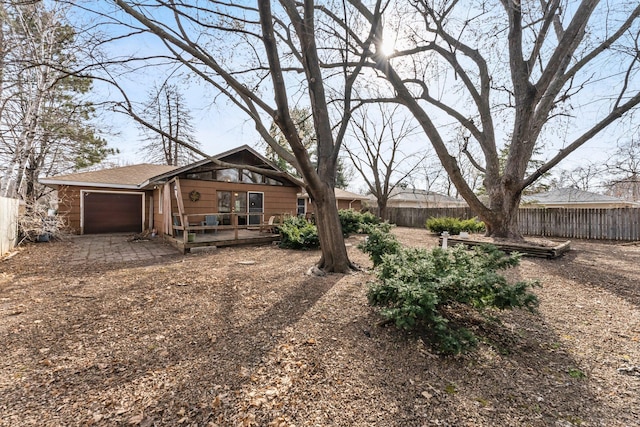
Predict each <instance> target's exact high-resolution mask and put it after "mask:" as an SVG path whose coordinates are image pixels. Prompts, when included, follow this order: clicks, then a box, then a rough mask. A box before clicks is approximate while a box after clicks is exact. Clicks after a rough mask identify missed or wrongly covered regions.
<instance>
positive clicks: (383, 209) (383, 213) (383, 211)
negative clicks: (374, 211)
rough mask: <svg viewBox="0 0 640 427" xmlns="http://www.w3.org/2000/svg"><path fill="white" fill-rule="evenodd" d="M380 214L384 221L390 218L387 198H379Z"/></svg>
mask: <svg viewBox="0 0 640 427" xmlns="http://www.w3.org/2000/svg"><path fill="white" fill-rule="evenodd" d="M378 216H379V217H380V219H382V220H383V221H386V220H388V219H389V218H387V201H386V200H382V199H378Z"/></svg>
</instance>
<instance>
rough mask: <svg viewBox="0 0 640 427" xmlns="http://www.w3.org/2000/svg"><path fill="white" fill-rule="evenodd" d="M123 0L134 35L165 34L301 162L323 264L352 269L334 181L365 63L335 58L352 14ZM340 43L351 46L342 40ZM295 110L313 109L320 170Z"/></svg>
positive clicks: (282, 152) (264, 133) (290, 6)
mask: <svg viewBox="0 0 640 427" xmlns="http://www.w3.org/2000/svg"><path fill="white" fill-rule="evenodd" d="M115 4H116V5H117V7H118V8H119V9H120V10H121V11H124V12H125V13H126V14H127V15H128V16H129V17H130V18H131V19H132V21H131V22H124V21H125V20H124V19H123V20H122V21H121V22H120V23H121V24H122V25H125V26H127V27H128V28H130V36H134V35H135V34H136V33H145V34H153V35H155V36H157V37H158V38H159V40H160V41H161V42H162V43H163V45H164V47H165V48H166V54H165V57H166V58H169V59H167V60H173V61H176V62H177V63H179V64H181V65H182V66H183V67H184V68H186V69H188V70H190V71H191V72H192V73H193V75H195V76H197V77H199V78H200V79H201V81H203V82H206V83H207V84H208V85H209V87H211V88H212V89H214V90H216V91H217V92H218V93H219V94H221V95H223V96H226V97H227V98H228V99H229V100H230V101H231V103H233V104H234V105H235V106H236V107H237V108H239V109H240V110H242V111H243V112H244V113H245V114H246V115H247V116H248V117H250V118H251V119H252V120H253V122H254V124H255V127H256V129H257V131H258V132H259V133H260V135H261V137H262V138H264V140H265V141H267V143H268V144H269V145H270V147H271V148H272V149H273V150H274V152H275V153H277V155H279V156H281V157H282V158H284V159H285V160H286V161H287V162H289V163H290V164H292V165H294V166H295V168H296V169H297V170H298V171H299V172H300V173H301V175H302V176H303V178H304V185H305V187H306V190H307V192H308V193H309V195H310V196H311V198H312V200H313V203H314V205H315V212H316V218H317V225H318V234H319V237H320V244H321V249H322V257H321V259H320V261H319V262H318V264H317V266H318V267H319V268H320V269H324V270H325V271H330V272H346V271H348V270H349V269H350V268H351V267H352V264H351V262H350V261H349V258H348V256H347V251H346V248H345V245H344V239H343V237H342V232H341V227H340V222H339V217H338V212H337V208H336V200H335V194H334V186H335V182H336V171H337V167H338V156H339V153H340V148H341V146H342V140H343V137H344V134H345V132H346V126H347V123H348V121H349V115H350V111H351V107H350V102H351V96H350V93H351V88H352V86H353V84H354V81H355V78H356V76H357V75H358V74H359V72H360V70H361V68H362V65H361V64H360V63H359V62H358V61H360V58H357V57H353V55H352V54H351V53H349V52H348V51H347V50H345V49H342V50H341V53H340V54H338V56H340V55H342V57H340V58H336V57H334V56H331V55H336V54H335V46H336V43H335V42H334V40H333V39H332V38H334V36H335V33H336V25H335V22H336V16H339V15H341V14H342V15H344V14H346V13H348V11H346V9H345V10H343V9H342V8H338V10H337V11H330V10H317V9H316V5H315V3H314V2H313V1H311V0H305V1H304V2H302V3H297V2H294V1H292V0H281V1H279V2H274V5H273V6H272V2H270V1H259V2H258V3H257V7H253V6H249V5H247V4H244V3H242V4H240V3H233V2H218V1H211V2H202V3H198V2H194V3H189V4H183V3H178V2H162V1H148V2H128V1H124V0H115ZM104 17H105V15H103V18H104ZM111 18H112V19H116V18H114V17H113V16H111ZM348 20H349V17H347V16H343V17H342V18H341V20H340V21H341V22H347V21H348ZM338 28H339V27H338ZM342 31H343V32H348V31H347V30H342ZM320 36H322V37H320ZM323 37H326V38H327V40H325V39H324V38H323ZM338 47H344V46H343V45H341V44H340V43H338ZM324 55H326V57H325V56H324ZM336 59H340V60H341V64H343V65H340V67H339V68H338V70H339V71H336V69H335V68H333V67H323V63H325V62H326V63H329V62H332V63H336V61H335V60H336ZM351 59H354V60H355V61H356V63H355V64H354V65H344V64H349V63H350V62H351ZM360 62H362V61H360ZM329 82H331V85H333V86H329ZM334 90H336V91H338V92H339V93H340V94H341V96H340V100H339V102H329V101H330V100H331V99H332V98H330V97H329V95H328V92H333V91H334ZM270 100H273V101H271V102H270ZM293 107H308V108H310V110H311V117H312V121H313V127H314V130H315V137H316V139H317V147H316V152H317V167H316V166H314V164H313V163H312V161H311V158H310V153H309V151H308V150H307V149H306V148H305V146H304V144H303V142H302V140H301V137H300V132H299V128H298V127H297V125H296V123H295V121H294V120H293V118H292V117H291V111H292V109H293ZM272 121H273V122H274V123H275V124H276V125H277V127H278V128H279V129H280V131H281V132H282V134H283V135H284V136H285V138H286V141H287V143H288V145H289V148H290V151H288V150H286V149H284V148H283V147H282V146H281V145H279V144H278V143H277V142H276V141H275V140H274V138H273V137H272V136H271V135H270V133H269V125H268V123H270V122H272ZM292 153H293V154H292Z"/></svg>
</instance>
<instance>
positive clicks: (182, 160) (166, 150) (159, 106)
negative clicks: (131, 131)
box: [140, 81, 200, 166]
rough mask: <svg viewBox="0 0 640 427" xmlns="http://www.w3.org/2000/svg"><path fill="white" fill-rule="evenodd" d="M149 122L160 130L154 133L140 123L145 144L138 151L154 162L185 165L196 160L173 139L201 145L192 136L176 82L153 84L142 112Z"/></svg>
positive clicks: (182, 98)
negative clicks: (160, 131)
mask: <svg viewBox="0 0 640 427" xmlns="http://www.w3.org/2000/svg"><path fill="white" fill-rule="evenodd" d="M141 114H142V116H143V117H144V118H145V119H146V120H147V121H148V122H150V123H153V124H155V126H156V127H157V128H158V129H161V130H162V131H163V133H158V132H155V131H153V130H151V129H149V127H147V126H143V125H140V129H141V132H142V133H143V135H144V140H145V141H146V144H145V145H144V146H143V147H142V149H141V151H142V152H143V153H145V154H146V155H147V157H148V158H149V159H150V160H151V161H152V162H156V163H163V164H167V165H172V166H184V165H187V164H189V163H192V162H193V161H195V160H196V155H195V153H194V152H193V151H192V150H190V149H188V148H187V147H185V146H184V145H182V144H179V143H178V142H176V141H185V142H188V143H189V144H190V145H191V146H194V147H200V143H199V142H198V141H196V139H195V138H194V136H193V126H192V125H191V120H192V118H191V112H190V111H189V108H188V107H187V106H186V103H185V100H184V97H183V95H182V93H181V92H180V90H179V88H178V86H177V85H176V84H172V83H169V82H168V81H165V82H164V83H163V84H162V85H160V86H155V87H154V89H153V90H152V91H151V92H150V93H149V99H148V101H147V104H146V106H145V108H144V111H143V112H142V113H141Z"/></svg>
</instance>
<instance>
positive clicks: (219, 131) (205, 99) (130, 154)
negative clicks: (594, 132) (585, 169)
mask: <svg viewBox="0 0 640 427" xmlns="http://www.w3.org/2000/svg"><path fill="white" fill-rule="evenodd" d="M98 4H101V5H104V4H105V2H98ZM105 7H106V6H105ZM107 31H109V32H110V34H115V32H116V31H119V30H118V29H116V28H115V27H110V28H109V29H108V30H107ZM109 49H110V53H114V52H117V53H118V54H124V53H128V52H130V53H138V54H140V53H142V54H147V55H148V54H150V53H153V52H157V51H163V50H164V49H163V47H162V46H161V45H160V44H159V42H158V40H157V39H156V38H155V37H153V36H144V37H140V36H136V37H135V38H134V39H123V40H121V41H119V42H117V43H115V44H113V45H111V46H110V47H109ZM166 73H167V71H166V68H162V67H158V68H154V69H145V70H144V72H141V73H132V74H131V75H130V76H128V77H127V80H121V83H122V84H123V86H124V87H125V89H126V91H127V92H128V93H129V96H130V97H131V98H132V99H135V100H136V101H140V102H143V101H144V100H145V99H146V97H147V91H148V88H149V87H152V86H153V83H154V82H158V83H159V82H161V81H162V80H163V79H164V77H165V74H166ZM96 86H97V89H98V93H97V94H96V95H97V96H98V97H101V96H102V97H104V96H106V93H107V91H106V90H105V88H104V87H100V85H96ZM183 94H184V96H185V98H186V100H187V103H188V105H189V108H190V110H191V113H192V116H193V122H192V124H193V127H194V128H195V129H196V132H195V137H196V139H197V140H198V141H199V142H200V143H201V147H202V149H203V151H205V152H207V153H209V154H216V153H219V152H223V151H226V150H228V149H231V148H233V147H237V146H239V145H243V144H247V145H250V146H253V147H256V148H258V149H259V150H261V149H262V146H261V144H260V137H259V136H258V134H257V132H256V131H255V129H254V125H253V123H252V122H251V121H249V119H248V118H247V117H246V116H245V115H244V114H243V113H241V112H240V111H238V110H237V109H236V108H235V107H234V106H233V105H232V104H231V103H230V102H229V101H228V100H226V99H225V98H223V97H219V98H217V100H216V101H215V103H214V101H213V96H214V94H213V92H212V91H210V90H208V89H207V88H206V87H203V86H202V85H200V84H191V85H190V86H185V89H184V91H183ZM585 108H586V109H588V107H585ZM575 114H576V115H577V116H582V115H583V116H584V117H587V116H588V114H586V111H582V110H580V109H578V110H577V111H575ZM107 120H108V122H109V123H112V124H113V125H114V128H116V129H117V130H118V132H119V134H118V135H111V136H108V138H107V139H108V140H109V142H110V144H111V145H112V146H113V147H116V148H118V149H119V150H120V151H121V154H119V155H118V156H116V158H115V159H114V160H115V161H117V162H118V163H122V164H124V163H138V162H143V161H144V160H145V159H144V156H143V155H142V154H140V153H139V152H138V150H139V147H140V145H141V142H140V140H141V136H140V132H139V130H138V128H137V127H136V126H135V124H134V122H133V120H131V119H129V118H127V117H125V116H124V115H120V114H118V115H115V116H113V117H109V118H108V119H107ZM447 121H450V120H447ZM636 123H637V122H636ZM629 126H630V123H629V122H627V123H623V124H622V125H620V126H613V127H611V128H610V129H608V130H606V131H604V132H602V133H601V134H600V135H598V136H597V137H596V138H594V139H593V140H591V141H589V142H588V143H587V144H586V145H584V146H583V147H582V148H580V149H578V150H577V151H576V152H575V153H573V154H572V155H570V156H569V157H568V158H567V159H566V160H564V161H563V162H562V163H561V164H560V165H559V168H562V169H572V168H574V167H577V166H580V165H582V164H585V163H588V162H604V161H605V160H606V159H607V158H608V157H609V155H610V154H612V153H613V151H614V150H615V144H616V142H617V140H618V139H619V138H620V136H619V134H620V130H621V129H622V130H628V127H629ZM571 136H572V135H571V134H569V133H567V134H565V135H564V137H563V136H562V135H558V136H556V137H555V138H550V139H549V143H548V145H547V146H546V147H545V148H546V149H547V150H550V151H549V152H548V153H545V155H551V153H552V152H553V151H555V150H557V149H558V148H561V146H562V144H563V143H564V141H565V138H566V140H567V141H570V140H572V138H571ZM428 147H429V144H428V141H426V137H425V136H424V135H418V136H416V137H415V138H414V141H413V142H410V143H408V149H407V150H406V151H417V150H424V149H427V148H428ZM361 186H362V183H361V182H354V184H353V185H352V186H351V189H352V190H358V189H359V188H361Z"/></svg>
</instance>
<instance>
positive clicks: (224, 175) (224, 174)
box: [216, 169, 239, 182]
mask: <svg viewBox="0 0 640 427" xmlns="http://www.w3.org/2000/svg"><path fill="white" fill-rule="evenodd" d="M216 179H217V180H218V181H226V182H238V181H239V176H238V169H219V170H217V171H216Z"/></svg>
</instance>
